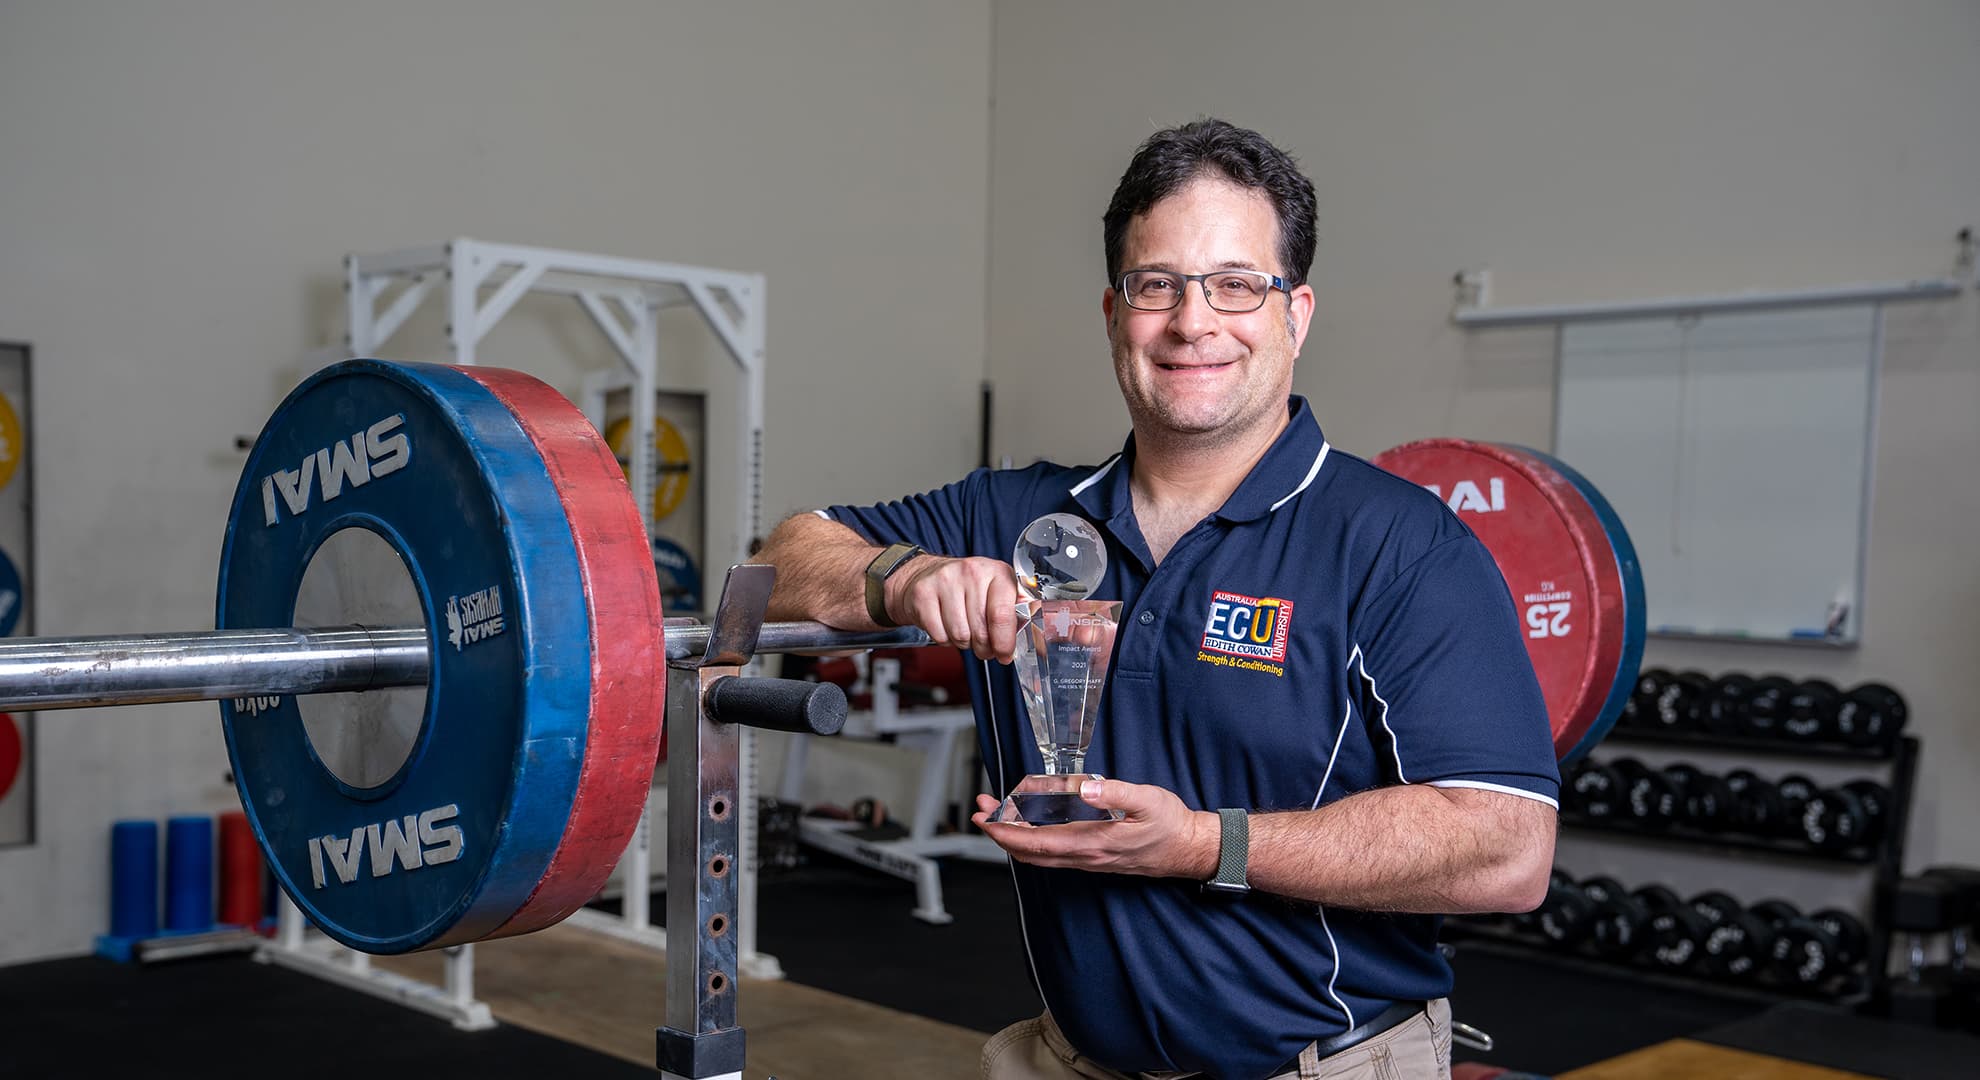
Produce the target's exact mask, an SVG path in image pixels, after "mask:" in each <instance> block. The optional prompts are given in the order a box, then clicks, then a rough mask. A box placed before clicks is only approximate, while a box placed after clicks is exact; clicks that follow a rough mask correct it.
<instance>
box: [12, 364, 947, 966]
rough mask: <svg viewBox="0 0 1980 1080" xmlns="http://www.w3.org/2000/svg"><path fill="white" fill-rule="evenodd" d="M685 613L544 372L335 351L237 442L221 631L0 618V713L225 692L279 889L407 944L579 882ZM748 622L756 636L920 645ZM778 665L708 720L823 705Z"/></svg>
mask: <svg viewBox="0 0 1980 1080" xmlns="http://www.w3.org/2000/svg"><path fill="white" fill-rule="evenodd" d="M763 591H764V592H765V593H767V588H765V589H764V590H763ZM760 617H761V616H760V612H759V613H758V615H757V618H758V619H760ZM691 623H692V620H678V619H677V620H666V619H664V617H663V615H662V611H661V605H660V598H659V592H658V586H657V584H656V581H655V577H654V571H653V564H652V561H651V557H650V555H649V554H648V548H647V539H646V530H645V527H644V524H643V523H642V522H641V520H640V518H639V514H638V512H637V510H636V508H635V507H634V504H633V501H632V496H631V493H630V491H629V490H628V488H627V485H626V482H625V479H624V477H623V475H622V474H621V472H620V470H619V465H618V462H617V460H616V459H615V458H614V456H613V454H612V452H611V451H610V450H609V449H608V448H607V447H606V445H605V444H604V442H603V441H602V440H601V439H600V438H599V436H598V434H597V432H596V431H595V430H594V429H593V428H592V426H591V424H590V423H589V422H588V421H586V419H585V418H584V416H583V415H582V414H581V413H580V412H579V411H578V410H577V408H576V407H575V406H573V405H572V404H571V403H570V402H569V401H568V400H566V399H565V398H564V397H563V396H561V395H560V394H558V393H557V392H556V391H555V390H553V389H551V388H550V387H549V386H547V385H545V384H543V383H541V382H539V381H537V380H535V379H533V378H531V377H529V376H527V375H523V374H520V373H517V372H511V371H502V370H498V369H493V368H454V367H445V366H440V365H430V364H394V363H387V362H383V361H376V360H353V361H347V362H344V363H340V364H335V365H332V366H330V367H328V368H325V369H323V370H322V371H319V372H317V373H316V374H314V375H312V376H310V377H309V378H308V379H306V380H305V381H304V382H303V383H302V384H301V385H300V386H298V387H297V388H296V389H295V390H294V391H293V392H291V393H290V394H289V395H288V397H287V398H286V399H285V400H284V401H283V402H282V404H281V405H280V407H278V408H277V409H276V411H275V413H274V414H273V416H271V417H270V419H269V421H268V423H267V424H266V426H265V427H264V428H263V430H262V432H261V434H260V436H259V437H258V438H257V439H256V441H255V443H254V444H253V446H252V448H251V449H250V451H249V454H248V458H247V461H246V463H245V466H244V468H243V470H242V474H241V480H240V484H239V487H238V489H237V491H236V494H235V498H234V502H233V508H232V512H231V514H230V516H229V520H228V525H227V530H226V539H225V543H224V545H223V547H222V551H221V557H220V580H219V607H218V612H217V615H216V619H215V626H216V629H215V630H212V631H196V632H183V633H166V634H156V635H148V636H135V635H112V636H98V637H77V638H66V639H56V638H45V639H24V640H9V641H4V642H0V709H4V708H11V709H20V710H29V711H40V710H47V709H56V708H82V707H90V706H100V705H131V704H140V703H152V702H165V701H197V700H217V701H219V702H220V703H221V704H220V712H221V719H222V723H223V726H224V729H225V734H226V741H227V749H228V755H229V759H230V762H231V765H232V770H233V776H234V782H235V785H236V787H237V788H238V790H239V794H240V797H241V804H242V807H243V808H244V810H245V811H246V813H247V816H248V819H249V821H250V823H251V824H252V826H253V829H254V833H255V836H256V838H257V840H258V841H259V843H260V846H261V850H262V853H263V855H264V856H265V858H266V859H267V862H268V864H269V866H270V868H271V870H272V872H273V874H274V876H275V878H276V880H277V882H278V883H279V884H280V886H281V888H282V890H283V891H284V892H285V893H287V894H288V896H289V897H290V899H291V900H293V901H294V902H295V903H296V905H297V906H298V907H299V908H300V909H301V910H302V911H303V912H304V913H305V914H306V915H307V916H308V917H309V918H310V920H311V921H312V922H314V923H315V924H316V925H317V926H318V927H319V928H321V929H322V930H323V931H324V932H325V933H327V934H328V935H329V936H330V937H332V938H334V939H336V940H337V941H339V942H341V943H343V944H345V945H347V946H350V947H352V948H355V949H359V950H361V951H365V952H372V953H398V952H406V951H411V950H415V949H425V948H436V947H442V946H448V945H456V944H462V943H465V942H470V941H476V940H481V939H484V938H491V937H500V936H506V935H509V934H517V933H525V932H528V931H530V930H535V929H540V928H542V927H544V926H548V925H550V924H552V923H554V922H556V921H558V920H560V919H562V918H564V917H565V916H566V915H568V914H570V913H571V912H572V911H575V910H576V909H577V908H578V907H579V906H581V905H583V904H584V903H586V902H587V901H589V900H591V899H592V898H593V897H594V896H595V895H596V894H597V892H598V891H599V889H600V888H601V887H602V886H603V884H604V882H605V879H606V878H607V877H609V875H610V874H611V872H612V870H613V868H614V867H615V866H616V864H617V862H618V859H619V856H620V854H621V853H622V852H623V851H624V850H625V847H626V844H627V843H628V841H629V840H630V839H631V836H632V832H633V830H634V829H635V828H636V827H637V825H638V822H639V819H640V815H641V813H642V812H643V811H644V809H645V806H646V798H647V793H648V791H649V790H650V788H651V786H652V779H653V773H654V769H655V766H656V762H657V760H658V759H659V756H660V753H661V746H662V731H661V728H662V720H663V714H664V708H665V703H666V683H667V680H666V672H667V665H668V663H669V662H681V661H683V660H684V659H686V658H690V657H700V656H703V655H704V653H706V652H707V650H708V649H709V648H710V645H709V642H710V640H711V637H713V636H715V635H716V632H717V628H715V627H709V626H699V625H689V624H691ZM751 629H752V630H753V633H752V634H751V636H750V640H749V641H748V642H747V643H746V644H747V647H748V648H749V649H750V650H752V651H755V652H776V651H793V650H801V649H832V648H865V647H872V646H880V645H917V644H925V643H926V642H927V637H926V635H925V634H922V633H921V632H920V631H918V630H913V629H905V630H893V631H887V632H880V633H868V634H860V633H846V632H841V631H835V630H830V629H828V628H826V627H823V626H820V625H818V624H815V623H781V624H769V625H761V624H760V623H759V624H755V625H753V626H752V628H751ZM731 644H732V645H733V643H731ZM749 681H750V682H756V681H757V680H749ZM737 682H738V683H740V682H743V680H737ZM737 689H741V688H740V687H738V688H737ZM791 689H792V690H794V691H797V693H798V695H799V696H796V697H793V696H791V695H790V694H785V695H784V696H782V697H778V696H776V695H772V696H771V697H770V699H769V700H768V701H764V700H761V698H762V695H760V694H759V695H757V697H758V699H759V700H757V701H755V702H752V701H750V700H749V698H750V695H748V694H744V695H742V696H741V697H737V696H735V695H730V700H731V701H734V702H739V704H738V705H737V707H734V708H731V709H730V710H728V711H729V713H730V715H728V716H725V717H724V719H728V720H732V721H737V722H745V723H751V722H753V723H760V724H763V725H765V726H777V725H784V726H790V725H797V726H800V727H802V726H805V725H807V724H809V725H811V726H812V727H814V728H815V727H816V726H818V725H819V724H821V723H829V721H828V720H821V719H820V714H819V713H818V711H817V710H816V709H813V710H810V711H809V712H807V711H806V710H805V709H804V708H803V707H802V706H803V705H804V703H805V702H804V699H803V695H804V694H806V693H809V691H808V690H804V689H803V688H796V687H793V688H791ZM827 689H829V690H831V691H832V692H834V693H836V688H827ZM828 712H829V710H828ZM842 715H843V714H842V711H841V714H840V717H841V719H842Z"/></svg>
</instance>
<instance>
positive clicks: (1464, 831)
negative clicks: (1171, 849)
mask: <svg viewBox="0 0 1980 1080" xmlns="http://www.w3.org/2000/svg"><path fill="white" fill-rule="evenodd" d="M1555 817H1556V815H1555V812H1554V809H1553V808H1552V807H1550V806H1548V805H1547V804H1545V803H1542V802H1537V801H1534V800H1531V799H1523V798H1520V797H1519V796H1516V795H1506V794H1503V793H1500V792H1493V791H1480V790H1475V789H1469V788H1433V787H1429V786H1427V785H1421V784H1407V785H1400V786H1396V787H1386V788H1377V789H1375V790H1372V791H1364V792H1361V793H1359V794H1356V795H1351V796H1349V797H1347V798H1345V799H1341V800H1340V801H1338V802H1334V803H1329V804H1328V805H1326V806H1323V807H1321V808H1320V809H1318V810H1307V811H1291V812H1286V813H1259V814H1253V815H1251V845H1250V848H1251V851H1250V859H1249V863H1250V866H1249V870H1248V874H1247V877H1248V879H1249V881H1250V883H1251V886H1252V888H1254V889H1260V890H1263V891H1265V892H1269V893H1276V894H1278V895H1281V896H1289V897H1294V898H1297V899H1302V900H1311V901H1314V902H1317V903H1321V904H1327V905H1331V906H1337V907H1348V908H1359V909H1362V910H1366V911H1408V912H1424V913H1436V914H1459V913H1463V912H1472V911H1492V912H1497V911H1526V910H1530V909H1531V908H1533V907H1534V906H1536V905H1537V904H1538V903H1539V902H1540V899H1541V897H1543V896H1544V895H1545V893H1546V881H1547V875H1548V871H1549V868H1550V866H1551V864H1552V862H1553V851H1554V826H1555ZM1214 860H1215V853H1214V852H1212V862H1211V866H1212V867H1213V868H1214V866H1215V861H1214ZM1205 876H1208V875H1207V874H1206V875H1205Z"/></svg>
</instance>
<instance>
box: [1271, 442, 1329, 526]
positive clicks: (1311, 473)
mask: <svg viewBox="0 0 1980 1080" xmlns="http://www.w3.org/2000/svg"><path fill="white" fill-rule="evenodd" d="M1333 448H1334V447H1333V445H1332V444H1331V443H1329V442H1328V441H1327V440H1325V439H1322V440H1320V453H1319V454H1318V455H1317V456H1316V457H1314V459H1313V467H1312V468H1310V469H1308V470H1306V479H1304V480H1301V481H1300V482H1299V486H1298V487H1296V488H1294V489H1292V490H1291V491H1288V492H1286V497H1285V498H1283V499H1280V500H1279V501H1278V502H1275V503H1273V504H1272V510H1277V509H1278V508H1279V507H1281V506H1284V505H1286V504H1287V503H1289V502H1291V501H1292V497H1293V496H1294V495H1297V494H1299V493H1300V492H1302V491H1305V490H1306V488H1307V485H1309V484H1311V483H1313V478H1314V477H1316V476H1319V475H1320V466H1321V465H1322V464H1325V463H1326V460H1327V451H1329V450H1332V449H1333ZM1266 513H1271V510H1268V511H1266Z"/></svg>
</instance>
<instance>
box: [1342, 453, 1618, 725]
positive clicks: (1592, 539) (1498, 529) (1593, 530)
mask: <svg viewBox="0 0 1980 1080" xmlns="http://www.w3.org/2000/svg"><path fill="white" fill-rule="evenodd" d="M1375 464H1376V465H1379V466H1381V467H1382V468H1384V469H1387V470H1388V471H1390V472H1392V473H1395V474H1396V475H1397V476H1400V477H1402V478H1404V479H1405V480H1411V481H1414V482H1415V483H1417V484H1421V485H1422V486H1424V487H1426V488H1429V489H1430V490H1431V491H1433V492H1435V493H1437V495H1438V496H1439V497H1441V498H1442V499H1443V500H1444V501H1445V503H1446V504H1447V505H1449V506H1450V507H1451V509H1453V510H1455V511H1457V513H1458V516H1459V517H1461V518H1463V519H1464V523H1465V524H1466V525H1468V526H1470V528H1471V531H1472V532H1474V533H1476V534H1477V536H1478V539H1479V540H1480V541H1482V542H1483V543H1484V544H1485V548H1486V550H1488V551H1490V552H1491V553H1492V558H1493V560H1494V561H1495V562H1497V563H1498V564H1499V572H1500V573H1501V574H1503V575H1505V579H1506V585H1507V587H1508V588H1510V589H1511V590H1512V597H1513V604H1514V607H1515V608H1516V609H1517V610H1518V611H1519V613H1520V618H1521V626H1522V629H1523V630H1524V631H1525V633H1526V652H1527V655H1528V656H1529V657H1531V658H1532V660H1533V670H1534V674H1536V675H1537V676H1539V679H1540V690H1541V693H1542V694H1543V695H1545V697H1546V700H1547V719H1548V721H1549V723H1550V724H1551V725H1552V727H1553V732H1554V752H1555V754H1556V755H1562V756H1564V755H1566V754H1567V753H1568V752H1569V751H1570V750H1572V749H1574V747H1575V746H1576V745H1577V744H1578V743H1580V742H1581V740H1582V737H1583V736H1585V735H1586V734H1587V733H1588V732H1589V730H1590V729H1591V728H1593V727H1594V726H1595V725H1596V723H1597V722H1598V721H1599V719H1600V718H1601V714H1602V709H1603V706H1604V704H1605V703H1606V701H1607V698H1608V696H1609V688H1610V686H1611V685H1612V684H1613V683H1614V681H1615V678H1616V665H1617V664H1618V663H1619V662H1620V660H1621V657H1622V651H1623V643H1624V637H1625V635H1626V630H1627V628H1626V620H1625V617H1624V608H1623V603H1624V600H1623V588H1622V580H1621V576H1620V574H1619V572H1618V571H1617V569H1616V554H1615V550H1614V548H1613V547H1612V546H1611V545H1610V542H1609V538H1608V532H1607V530H1605V529H1604V528H1603V526H1602V522H1601V521H1600V519H1599V518H1598V517H1597V516H1596V514H1595V511H1594V508H1593V507H1591V506H1589V505H1588V500H1587V499H1586V498H1584V497H1583V496H1582V494H1581V492H1580V490H1579V489H1578V488H1576V487H1575V486H1574V484H1573V483H1572V482H1571V481H1569V480H1568V478H1567V477H1565V476H1563V475H1562V474H1561V473H1560V472H1559V471H1557V470H1555V469H1554V468H1552V467H1551V466H1549V465H1547V464H1546V463H1544V462H1542V461H1539V460H1538V459H1536V458H1533V457H1530V456H1528V455H1526V454H1524V453H1521V452H1519V451H1518V450H1515V449H1513V448H1510V447H1504V446H1498V445H1495V444H1492V443H1481V442H1472V441H1470V440H1466V439H1424V440H1421V441H1419V442H1413V443H1406V444H1404V445H1402V446H1398V447H1395V448H1394V449H1392V450H1385V451H1383V452H1382V453H1380V454H1377V455H1376V456H1375Z"/></svg>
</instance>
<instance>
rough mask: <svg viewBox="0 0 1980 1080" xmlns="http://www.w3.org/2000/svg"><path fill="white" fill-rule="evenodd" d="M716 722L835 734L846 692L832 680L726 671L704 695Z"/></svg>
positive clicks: (843, 712)
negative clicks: (813, 680) (731, 673)
mask: <svg viewBox="0 0 1980 1080" xmlns="http://www.w3.org/2000/svg"><path fill="white" fill-rule="evenodd" d="M702 705H703V708H704V709H705V710H706V711H707V713H708V718H709V719H710V720H713V721H715V722H716V723H718V724H747V725H749V726H750V727H757V728H768V729H770V730H771V731H794V732H797V733H798V734H800V735H837V734H838V733H839V729H840V728H842V727H845V726H846V692H845V691H844V690H841V689H839V687H838V686H837V685H836V684H834V683H828V682H810V681H808V680H805V679H770V678H754V677H747V678H746V677H744V676H741V675H728V676H724V677H722V678H720V679H717V680H715V682H714V683H713V684H711V685H710V686H709V687H708V695H707V697H706V698H704V699H703V702H702Z"/></svg>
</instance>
